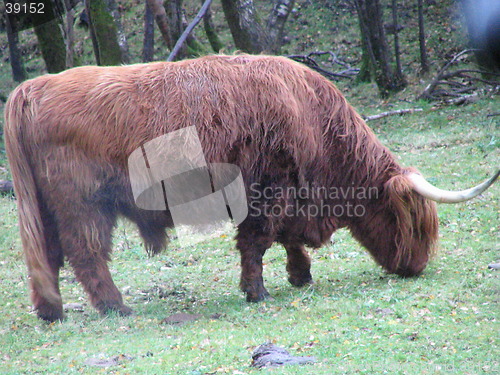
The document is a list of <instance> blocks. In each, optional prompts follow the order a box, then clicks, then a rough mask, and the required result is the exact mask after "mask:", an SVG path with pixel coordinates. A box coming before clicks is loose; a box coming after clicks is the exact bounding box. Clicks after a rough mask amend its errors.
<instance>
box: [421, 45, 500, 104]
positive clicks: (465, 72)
mask: <svg viewBox="0 0 500 375" xmlns="http://www.w3.org/2000/svg"><path fill="white" fill-rule="evenodd" d="M476 51H477V50H476V49H467V50H464V51H462V52H460V53H457V54H456V55H455V56H454V57H453V58H452V59H451V60H450V61H448V62H447V63H446V64H444V66H443V67H442V68H441V69H440V70H439V72H438V74H437V75H436V77H435V78H434V79H433V80H432V81H431V83H429V84H428V85H427V87H426V88H425V90H424V91H423V92H422V93H421V94H420V95H419V96H418V98H417V99H424V100H428V101H433V100H439V99H441V100H443V101H444V102H445V103H449V104H456V103H455V99H451V100H449V99H447V98H450V97H451V98H457V101H459V102H460V103H459V104H466V103H468V101H467V100H468V96H470V95H464V94H473V93H474V92H476V91H477V90H478V89H479V88H478V86H477V85H476V84H477V83H482V84H485V85H489V86H492V87H493V88H495V87H497V86H499V85H500V81H498V80H493V79H485V78H482V77H481V75H489V76H490V77H500V74H498V73H494V72H485V71H483V70H477V69H459V70H456V71H453V72H448V69H449V68H450V66H452V65H453V64H455V63H457V62H458V61H459V60H460V58H461V57H462V56H464V55H467V54H470V53H472V52H476ZM460 81H461V82H460ZM438 86H441V87H442V86H449V88H447V89H444V88H439V89H438Z"/></svg>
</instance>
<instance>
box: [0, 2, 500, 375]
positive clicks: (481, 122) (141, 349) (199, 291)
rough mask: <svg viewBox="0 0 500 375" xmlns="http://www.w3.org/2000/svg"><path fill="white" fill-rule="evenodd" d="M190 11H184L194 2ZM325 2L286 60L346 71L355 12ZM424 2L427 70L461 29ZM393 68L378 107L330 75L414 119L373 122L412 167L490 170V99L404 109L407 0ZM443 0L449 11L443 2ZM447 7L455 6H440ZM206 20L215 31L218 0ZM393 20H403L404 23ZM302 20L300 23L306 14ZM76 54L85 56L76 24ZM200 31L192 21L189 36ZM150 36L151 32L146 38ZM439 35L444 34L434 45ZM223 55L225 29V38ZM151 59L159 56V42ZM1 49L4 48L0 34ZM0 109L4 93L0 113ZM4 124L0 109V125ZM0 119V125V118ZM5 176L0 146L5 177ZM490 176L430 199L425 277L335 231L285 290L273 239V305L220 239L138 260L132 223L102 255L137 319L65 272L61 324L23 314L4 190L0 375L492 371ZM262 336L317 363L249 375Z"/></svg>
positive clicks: (129, 23)
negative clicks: (246, 288) (433, 215)
mask: <svg viewBox="0 0 500 375" xmlns="http://www.w3.org/2000/svg"><path fill="white" fill-rule="evenodd" d="M138 3H139V2H137V1H134V2H131V4H133V5H130V6H129V5H127V6H126V7H124V8H123V11H124V13H125V15H126V19H125V20H124V23H125V28H126V29H128V30H132V31H131V32H130V35H129V42H130V43H131V52H132V57H133V59H134V61H138V56H140V45H141V38H142V35H141V32H140V31H137V30H136V29H134V27H135V28H137V27H138V26H137V25H138V24H140V23H141V22H137V20H141V19H142V13H141V12H142V11H141V7H140V5H137V4H138ZM188 3H189V4H190V8H189V9H188V18H189V19H191V17H192V15H193V14H194V13H195V11H196V10H197V8H198V7H199V2H196V3H194V2H193V3H192V4H191V2H188ZM327 3H331V2H327V1H323V0H322V1H318V2H297V4H298V5H297V10H298V12H297V14H296V15H295V16H293V17H291V18H290V21H289V22H288V24H287V33H288V35H289V36H290V37H291V43H290V44H288V45H286V46H285V47H284V50H283V53H285V54H287V53H290V54H295V53H306V52H310V51H312V50H333V51H335V52H336V53H338V54H339V56H340V57H342V58H344V59H347V60H349V61H350V62H351V63H353V64H354V65H355V64H356V61H359V56H360V55H359V40H358V39H359V36H358V33H357V29H356V28H357V21H356V19H355V18H353V15H352V14H350V13H349V12H346V11H345V10H343V9H342V8H339V9H336V8H326V7H325V5H326V4H327ZM438 3H439V4H440V6H433V7H431V8H429V10H428V14H427V18H426V22H427V24H426V26H427V27H428V35H429V38H428V43H429V44H428V46H429V48H430V57H431V59H432V62H433V65H432V69H433V71H435V70H437V69H438V68H439V67H440V66H442V64H443V62H444V61H445V60H446V58H447V56H449V54H450V53H452V52H453V51H456V50H457V49H459V48H460V45H461V43H462V44H463V40H462V39H463V35H462V33H461V32H460V30H459V27H458V26H457V25H458V24H459V23H458V21H457V17H458V16H456V15H454V16H453V18H452V19H450V18H449V14H450V12H451V13H453V14H456V11H455V10H454V7H453V6H452V5H451V4H452V2H450V1H443V2H438ZM401 4H402V7H403V9H404V10H405V12H406V13H405V14H406V15H405V17H406V18H404V20H405V25H408V27H407V28H406V29H405V30H403V32H402V33H401V35H400V37H401V42H402V52H403V69H404V71H405V73H406V74H407V75H408V80H409V86H408V88H407V89H406V90H405V91H403V92H401V93H398V94H397V95H396V96H394V97H393V98H391V100H389V101H381V100H380V99H379V98H378V96H377V90H376V88H374V87H373V85H372V84H363V85H358V86H356V85H354V84H352V83H351V82H345V81H343V82H339V84H338V85H339V87H340V88H341V90H342V91H343V92H344V93H345V95H346V97H347V98H348V99H349V100H350V101H351V102H352V103H353V104H354V105H355V106H356V107H357V108H358V110H359V111H360V113H362V114H364V115H371V114H375V113H378V112H382V111H389V110H393V109H400V108H411V107H420V108H423V109H424V111H423V112H419V113H415V114H412V115H405V116H402V117H400V116H393V117H387V118H384V119H381V120H376V121H373V122H370V123H369V125H370V126H371V127H372V128H373V129H374V131H375V133H376V134H377V136H378V137H379V138H380V140H381V141H382V142H383V143H384V144H385V145H386V146H387V147H388V148H389V149H390V150H391V151H393V153H394V154H395V155H396V157H397V158H398V159H399V161H400V162H401V164H402V165H405V166H414V167H416V168H418V169H419V170H420V171H421V172H422V173H423V174H424V175H425V176H426V177H427V178H428V179H429V180H430V181H431V182H433V183H434V184H436V185H437V186H439V187H442V188H445V189H465V188H468V187H470V186H472V185H475V184H477V183H479V182H480V181H482V180H483V179H485V178H486V177H487V176H489V175H491V173H492V172H493V170H494V169H495V168H497V167H498V160H499V159H500V151H499V139H500V130H499V126H500V120H499V117H498V116H497V117H487V115H488V114H491V113H494V112H497V111H498V108H499V100H498V97H489V96H484V97H482V98H481V100H480V101H478V102H477V103H474V104H470V105H467V106H463V107H456V106H453V107H444V108H434V106H433V104H429V103H424V102H417V103H415V102H414V98H415V97H416V96H417V94H418V93H419V92H421V90H422V89H423V88H424V87H425V85H426V83H427V82H428V80H429V79H430V78H431V77H432V73H431V74H430V75H429V77H418V76H417V75H416V74H415V72H416V71H417V70H418V55H417V54H418V49H417V45H416V35H417V34H416V30H415V29H414V26H415V25H414V23H415V20H416V18H415V14H414V12H415V9H414V2H411V1H409V0H406V1H402V2H401ZM443 4H444V5H443ZM450 9H451V10H450ZM213 11H214V19H215V22H216V27H218V29H219V30H225V28H224V26H223V20H222V17H221V13H220V5H219V3H218V2H215V3H214V9H213ZM401 17H403V16H401ZM304 21H307V22H308V23H304ZM77 33H80V34H79V35H80V36H79V37H78V38H77V39H78V40H79V41H80V44H79V45H78V48H77V55H78V56H79V59H80V61H81V63H82V64H89V63H92V62H93V60H92V57H91V46H90V41H89V39H88V37H87V38H86V39H83V35H84V34H85V32H84V31H82V30H77ZM197 33H198V34H197V35H198V36H199V38H200V39H201V38H203V33H202V32H201V29H198V30H197ZM158 34H159V33H157V38H159V36H158ZM443 37H444V38H447V39H446V40H443V39H442V38H443ZM33 38H34V37H33V32H32V31H26V32H23V33H22V35H21V39H22V41H23V45H24V46H25V58H26V61H27V68H28V71H29V72H30V75H31V76H33V77H34V76H37V75H39V74H41V73H42V72H43V63H42V61H41V59H40V55H39V53H38V52H37V50H36V48H35V43H34V41H33ZM221 38H222V39H223V40H224V41H225V43H226V45H227V50H226V52H232V48H233V47H232V44H231V41H230V39H231V38H230V36H229V35H228V34H227V32H226V33H223V34H221ZM156 46H157V55H156V57H157V58H158V59H161V58H164V57H165V56H166V52H165V51H164V50H163V49H162V48H163V47H162V43H161V41H160V40H159V39H158V42H157V45H156ZM0 47H2V48H0V53H2V52H3V51H6V49H5V48H4V47H5V35H0ZM9 69H10V67H9V66H8V62H6V60H4V59H0V94H3V95H6V94H8V92H10V90H11V89H12V88H13V87H14V86H15V84H14V82H12V80H11V78H10V70H9ZM1 113H3V103H2V102H1V101H0V114H1ZM2 121H3V119H2V117H1V116H0V123H1V122H2ZM0 128H1V126H0ZM8 178H9V171H8V166H7V162H6V159H5V150H4V148H3V144H0V179H8ZM498 192H499V188H498V184H497V185H496V186H493V187H492V188H491V189H490V190H488V191H487V192H486V193H485V194H483V195H482V196H481V197H478V198H476V199H474V200H472V201H470V202H467V203H463V204H458V205H444V204H441V205H439V206H438V211H439V219H440V249H439V252H438V254H437V256H436V257H435V259H433V260H432V261H431V263H430V264H429V266H428V267H427V269H426V271H425V272H424V274H423V275H422V276H420V277H417V278H410V279H402V278H399V277H396V276H393V275H387V274H385V273H384V272H383V271H382V270H381V269H380V268H379V267H378V266H377V265H376V264H375V263H374V262H373V260H372V259H371V258H370V257H369V255H367V253H366V252H365V250H363V249H362V248H361V247H360V246H359V245H358V244H357V243H356V242H355V241H354V240H353V239H352V238H351V237H350V235H349V234H348V233H347V232H346V231H339V232H338V233H336V234H335V235H334V243H333V244H331V245H329V246H325V247H323V248H321V249H318V250H313V251H311V256H312V259H313V270H312V271H313V276H314V278H315V281H316V284H315V285H314V286H312V287H307V288H303V289H296V288H293V287H292V286H290V285H289V284H288V282H287V281H286V277H287V275H286V271H285V251H284V250H283V249H282V248H280V247H279V246H274V247H272V248H271V249H270V250H269V251H268V253H267V254H266V256H265V259H264V260H265V267H264V277H265V282H266V286H267V288H268V290H269V291H270V293H271V294H272V296H273V298H274V299H272V300H269V301H266V302H264V303H258V304H248V303H246V302H245V299H244V296H243V294H242V293H240V292H239V291H238V281H239V272H240V267H239V254H238V252H237V251H236V250H235V244H234V241H233V240H232V237H233V235H234V233H227V235H225V236H220V237H218V238H215V239H213V240H211V241H209V242H207V243H203V244H199V245H197V246H196V247H189V248H180V247H179V245H178V244H177V243H176V241H173V242H172V243H171V244H170V246H169V249H168V250H167V251H165V252H164V253H162V254H160V255H159V256H157V257H154V258H148V257H147V255H146V253H145V251H144V250H143V248H142V244H141V243H140V241H139V237H138V234H137V232H136V229H135V228H134V227H133V226H132V225H130V224H128V223H126V222H121V223H120V225H119V227H118V228H117V229H116V231H115V238H114V242H115V245H114V249H115V251H114V254H113V262H112V263H111V268H112V273H113V277H114V280H115V282H116V284H117V286H118V287H119V289H120V290H122V291H123V295H124V299H125V301H126V303H127V304H128V305H129V306H131V307H132V308H133V309H134V311H135V315H134V316H132V317H127V318H121V317H117V316H109V317H106V318H103V317H101V316H99V315H98V314H97V313H96V312H95V310H94V309H93V308H92V307H91V306H90V305H89V303H88V301H87V298H86V296H85V294H84V292H83V290H82V288H81V286H80V285H79V284H78V283H77V282H76V281H75V278H74V275H73V272H72V270H71V269H70V267H69V266H67V267H66V268H64V269H63V270H62V273H61V289H62V295H63V300H64V302H65V303H69V302H75V303H81V304H83V306H84V311H83V312H76V311H70V312H68V313H67V319H66V320H65V321H64V322H62V323H55V324H51V325H47V324H45V323H43V322H41V321H39V320H38V319H37V318H36V316H35V314H34V313H33V312H32V311H31V303H30V299H29V291H28V289H27V276H26V275H27V272H26V267H25V264H24V259H23V254H22V248H21V244H20V239H19V234H18V227H17V217H16V215H17V214H16V208H15V201H14V200H13V199H12V198H11V197H0V280H1V283H0V312H1V314H0V373H1V374H37V373H38V374H73V373H74V374H77V373H78V374H80V373H89V374H94V373H103V374H104V373H105V374H193V375H194V374H218V373H221V374H415V375H417V374H418V375H420V374H483V373H484V374H493V373H498V372H499V371H500V368H499V359H498V353H499V352H500V348H499V341H498V320H499V319H500V317H499V313H498V312H499V311H500V306H499V297H498V296H499V294H500V293H499V292H500V284H499V275H500V271H493V270H489V269H488V268H487V265H488V264H489V263H491V262H497V261H500V255H499V253H498V249H499V243H500V237H499V221H500V220H499V219H500V206H499V202H498ZM179 312H184V313H190V314H201V315H202V316H203V318H201V319H199V320H197V321H194V322H189V323H186V324H184V325H181V326H173V325H168V324H164V323H162V320H163V319H164V318H166V317H168V316H169V315H171V314H173V313H179ZM267 341H271V342H274V343H276V344H277V345H279V346H283V347H285V348H287V349H288V350H289V351H290V352H291V353H292V354H294V355H308V356H314V357H316V359H317V362H316V363H315V364H313V365H304V366H294V367H282V368H276V369H264V370H257V369H253V368H250V367H249V365H250V362H251V353H252V351H253V349H254V348H255V347H256V346H257V345H260V344H262V343H264V342H267ZM115 356H123V360H122V361H121V362H120V364H119V365H118V366H114V367H109V368H99V367H90V366H87V365H86V364H85V362H86V361H87V360H88V359H90V358H112V357H115Z"/></svg>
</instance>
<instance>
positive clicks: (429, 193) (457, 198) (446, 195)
mask: <svg viewBox="0 0 500 375" xmlns="http://www.w3.org/2000/svg"><path fill="white" fill-rule="evenodd" d="M499 175H500V169H499V170H498V171H497V173H495V174H494V175H493V176H492V177H491V178H490V179H488V180H487V181H484V182H483V183H482V184H479V185H477V186H476V187H473V188H470V189H467V190H462V191H450V190H441V189H438V188H437V187H435V186H433V185H431V184H430V183H428V182H427V181H426V180H425V178H423V177H422V175H419V174H417V173H410V174H408V175H407V177H408V179H409V180H410V181H411V182H413V190H415V191H416V192H417V193H419V194H421V195H422V196H424V197H426V198H428V199H431V200H433V201H436V202H439V203H459V202H465V201H467V200H469V199H472V198H474V197H476V196H478V195H479V194H481V193H482V192H483V191H485V190H486V189H488V188H489V187H490V186H491V185H492V184H493V182H495V180H496V179H497V178H498V176H499Z"/></svg>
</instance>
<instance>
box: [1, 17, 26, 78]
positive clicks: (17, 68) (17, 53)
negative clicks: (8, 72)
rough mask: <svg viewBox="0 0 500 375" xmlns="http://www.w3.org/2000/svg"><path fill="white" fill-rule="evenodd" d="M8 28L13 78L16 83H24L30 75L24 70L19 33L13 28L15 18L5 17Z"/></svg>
mask: <svg viewBox="0 0 500 375" xmlns="http://www.w3.org/2000/svg"><path fill="white" fill-rule="evenodd" d="M5 21H6V28H7V40H8V42H9V61H10V67H11V68H12V78H13V79H14V81H16V82H22V81H24V80H25V79H27V78H28V74H27V73H26V70H25V69H24V65H23V60H22V54H21V50H20V49H19V37H18V33H17V32H14V30H15V27H14V26H12V24H11V22H15V18H12V21H11V18H10V17H9V15H8V14H7V16H6V17H5Z"/></svg>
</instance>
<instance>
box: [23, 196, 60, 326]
mask: <svg viewBox="0 0 500 375" xmlns="http://www.w3.org/2000/svg"><path fill="white" fill-rule="evenodd" d="M41 217H42V224H43V227H44V235H45V243H46V246H47V254H46V256H47V262H48V266H49V269H50V271H51V273H52V275H51V276H52V279H53V285H54V290H55V293H56V296H55V297H56V298H53V299H52V301H48V300H47V299H46V298H45V297H44V294H45V293H44V292H43V291H40V290H38V285H33V283H32V285H31V287H32V288H31V289H32V292H31V300H32V301H33V305H34V308H35V310H36V312H37V315H38V317H39V318H41V319H43V320H46V321H49V322H54V321H56V320H62V319H63V306H62V300H61V293H60V291H59V269H60V268H61V267H62V266H63V264H64V258H63V253H62V249H61V244H60V242H59V233H58V230H57V225H56V223H55V221H54V217H53V216H52V215H51V214H50V213H49V211H48V210H47V209H46V207H44V204H43V201H42V207H41Z"/></svg>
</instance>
